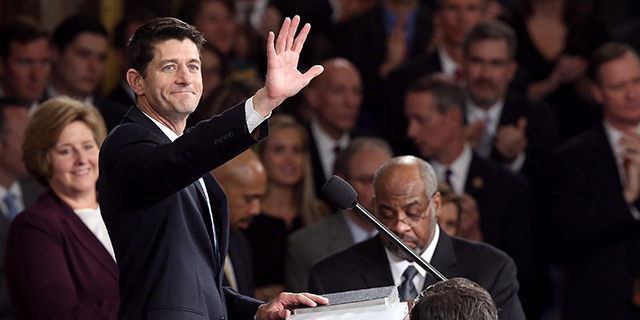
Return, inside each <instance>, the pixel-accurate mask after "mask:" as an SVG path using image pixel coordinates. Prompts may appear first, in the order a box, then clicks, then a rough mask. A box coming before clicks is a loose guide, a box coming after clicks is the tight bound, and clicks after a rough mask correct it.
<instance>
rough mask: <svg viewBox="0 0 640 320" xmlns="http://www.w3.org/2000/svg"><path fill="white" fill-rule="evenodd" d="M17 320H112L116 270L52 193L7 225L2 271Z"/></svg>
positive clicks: (116, 295) (115, 303)
mask: <svg viewBox="0 0 640 320" xmlns="http://www.w3.org/2000/svg"><path fill="white" fill-rule="evenodd" d="M5 268H6V270H7V279H8V283H9V292H10V293H11V299H12V301H13V306H14V308H13V309H14V311H15V316H16V319H115V318H116V315H117V314H118V305H119V302H120V296H119V293H118V267H117V265H116V262H115V261H114V260H113V257H111V255H110V254H109V252H108V251H107V250H106V249H105V247H104V245H103V244H102V243H101V242H100V241H99V240H98V238H96V236H95V235H94V234H93V233H92V232H91V230H89V228H87V225H86V224H85V223H84V222H83V221H82V220H81V219H80V218H79V217H78V215H77V214H76V213H75V212H74V211H73V209H72V208H71V207H70V206H69V205H68V204H67V203H66V202H64V201H63V200H62V199H60V198H59V197H58V196H57V195H56V194H55V193H54V192H53V191H51V190H49V191H47V192H45V193H43V194H42V195H41V196H40V197H39V198H38V200H37V201H36V202H35V203H34V204H33V205H32V206H30V207H28V208H27V209H25V211H24V212H22V213H20V214H19V215H18V216H17V217H16V218H15V219H14V220H13V222H11V228H10V231H9V238H8V241H7V256H6V265H5Z"/></svg>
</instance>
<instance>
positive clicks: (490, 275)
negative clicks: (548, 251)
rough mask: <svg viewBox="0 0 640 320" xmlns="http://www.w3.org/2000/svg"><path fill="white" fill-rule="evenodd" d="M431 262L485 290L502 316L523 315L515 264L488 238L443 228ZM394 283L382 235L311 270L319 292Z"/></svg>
mask: <svg viewBox="0 0 640 320" xmlns="http://www.w3.org/2000/svg"><path fill="white" fill-rule="evenodd" d="M431 264H432V265H433V266H434V267H435V268H436V269H437V270H438V271H440V272H441V273H442V274H443V275H444V276H445V277H447V278H453V277H464V278H468V279H470V280H472V281H475V282H477V283H478V284H479V285H481V286H482V287H483V288H485V289H487V291H489V293H490V294H491V296H492V297H493V299H494V301H495V302H496V305H497V306H498V308H500V309H501V312H500V319H511V320H517V319H524V313H523V312H522V307H521V305H520V300H519V299H518V281H517V280H516V266H515V265H514V263H513V260H511V258H509V257H508V256H507V255H506V254H504V253H503V252H501V251H499V250H496V249H495V248H493V247H491V246H489V245H486V244H484V243H479V242H471V241H467V240H464V239H460V238H456V237H450V236H449V235H447V234H446V233H445V232H444V231H442V230H440V238H439V240H438V244H437V247H436V250H435V252H434V255H433V258H432V259H431ZM433 283H435V280H434V279H433V277H432V276H428V277H427V281H425V288H426V286H428V285H430V284H433ZM393 284H394V282H393V277H392V275H391V268H390V267H389V262H388V259H387V255H386V253H385V250H384V246H383V244H382V241H381V240H380V236H377V237H374V238H371V239H369V240H366V241H363V242H361V243H358V244H356V245H354V246H352V247H350V248H348V249H346V250H343V251H340V252H338V253H336V254H334V255H331V256H329V257H328V258H326V259H324V260H322V261H320V262H318V263H317V264H315V265H314V266H313V268H312V269H311V272H310V274H309V291H310V292H312V293H319V294H322V293H330V292H341V291H348V290H357V289H365V288H373V287H382V286H389V285H393Z"/></svg>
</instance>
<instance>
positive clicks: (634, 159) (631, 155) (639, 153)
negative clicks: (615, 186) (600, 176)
mask: <svg viewBox="0 0 640 320" xmlns="http://www.w3.org/2000/svg"><path fill="white" fill-rule="evenodd" d="M618 143H619V145H620V146H621V147H623V148H624V152H623V153H622V159H623V163H624V171H625V174H626V181H625V183H624V185H623V186H622V195H623V196H624V199H625V200H626V202H627V203H628V204H631V203H633V202H635V201H636V200H638V198H639V197H640V134H639V133H637V132H635V131H630V132H623V133H622V136H621V137H620V141H619V142H618Z"/></svg>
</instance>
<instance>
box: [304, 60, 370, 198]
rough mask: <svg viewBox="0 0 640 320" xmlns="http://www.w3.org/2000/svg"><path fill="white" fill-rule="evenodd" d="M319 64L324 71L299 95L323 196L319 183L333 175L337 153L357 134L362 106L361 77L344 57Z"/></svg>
mask: <svg viewBox="0 0 640 320" xmlns="http://www.w3.org/2000/svg"><path fill="white" fill-rule="evenodd" d="M322 66H323V67H324V72H323V73H322V74H321V75H320V76H318V77H317V78H316V79H314V80H313V81H311V83H310V84H309V86H308V87H306V88H305V89H304V90H303V91H302V94H303V96H304V98H305V100H306V101H307V103H308V104H309V107H310V108H309V109H310V111H311V112H312V118H311V121H309V124H308V126H307V127H308V132H309V137H310V141H309V142H310V145H309V152H310V154H311V166H312V168H313V179H314V182H315V190H316V195H317V196H318V197H319V198H321V199H325V197H324V195H323V194H322V191H321V190H322V186H323V185H324V184H325V182H326V181H327V180H329V178H330V177H331V176H332V175H333V172H334V171H333V169H334V163H335V161H336V157H337V155H338V153H339V152H340V150H343V149H345V148H346V147H347V146H348V145H349V141H350V140H351V139H352V137H353V136H354V135H358V134H359V133H358V132H357V131H355V130H354V129H355V128H356V124H357V120H358V112H359V111H360V106H361V105H362V80H361V79H360V73H359V72H358V70H357V69H356V68H355V66H354V65H353V64H352V63H351V62H349V61H348V60H346V59H343V58H333V59H329V60H326V61H324V62H322Z"/></svg>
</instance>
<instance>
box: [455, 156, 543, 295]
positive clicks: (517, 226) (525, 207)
mask: <svg viewBox="0 0 640 320" xmlns="http://www.w3.org/2000/svg"><path fill="white" fill-rule="evenodd" d="M464 190H465V192H467V193H469V194H470V195H471V196H472V197H473V198H474V199H475V200H476V202H477V203H478V211H479V212H480V217H481V218H480V229H481V230H482V234H483V236H484V242H486V243H488V244H490V245H493V246H495V247H496V248H498V249H500V250H502V251H504V252H505V253H506V254H508V255H509V256H510V257H511V258H513V260H514V261H515V263H516V266H517V267H518V281H520V283H527V282H529V281H530V277H531V275H532V270H531V264H532V259H533V257H532V255H533V236H532V234H533V233H532V232H533V231H532V230H531V219H532V212H531V199H530V196H529V188H528V184H527V181H526V180H525V179H524V178H522V177H521V176H519V175H516V174H514V173H512V172H510V171H507V170H506V169H504V168H502V167H501V166H500V165H498V164H496V163H493V162H491V161H488V160H484V159H482V158H480V157H478V156H477V155H476V154H473V158H472V160H471V164H470V165H469V172H468V173H467V181H466V182H465V187H464Z"/></svg>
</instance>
